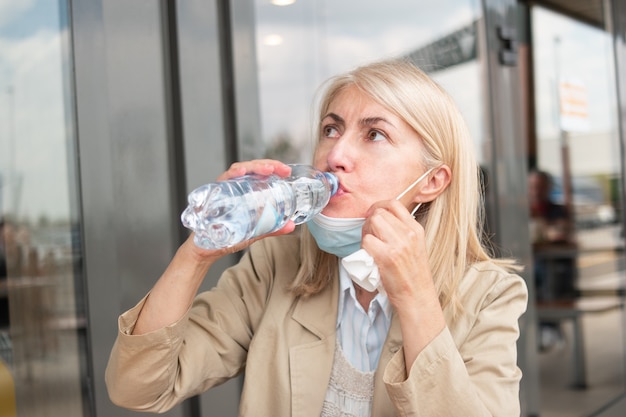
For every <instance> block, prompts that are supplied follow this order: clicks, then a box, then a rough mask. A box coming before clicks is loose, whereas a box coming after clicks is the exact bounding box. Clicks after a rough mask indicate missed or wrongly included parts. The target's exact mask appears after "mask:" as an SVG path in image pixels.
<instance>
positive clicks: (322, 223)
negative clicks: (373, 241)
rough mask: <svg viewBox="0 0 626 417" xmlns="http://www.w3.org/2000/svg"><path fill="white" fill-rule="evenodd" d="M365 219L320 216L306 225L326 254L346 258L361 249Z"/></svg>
mask: <svg viewBox="0 0 626 417" xmlns="http://www.w3.org/2000/svg"><path fill="white" fill-rule="evenodd" d="M364 223H365V218H364V217H357V218H335V217H328V216H324V215H323V214H321V213H320V214H318V215H317V216H315V217H313V219H312V220H311V221H309V222H308V223H307V224H306V225H307V227H308V228H309V231H310V232H311V234H312V235H313V238H315V241H316V242H317V246H319V248H320V249H321V250H323V251H324V252H328V253H332V254H333V255H336V256H338V257H340V258H345V257H346V256H348V255H350V254H351V253H354V252H356V251H358V250H359V249H360V248H361V233H362V230H363V224H364Z"/></svg>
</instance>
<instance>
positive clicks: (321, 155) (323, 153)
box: [313, 144, 328, 170]
mask: <svg viewBox="0 0 626 417" xmlns="http://www.w3.org/2000/svg"><path fill="white" fill-rule="evenodd" d="M325 148H327V147H325V146H322V145H321V144H320V145H318V146H317V148H316V149H315V154H314V155H313V166H315V168H318V169H321V170H326V168H327V167H328V149H325Z"/></svg>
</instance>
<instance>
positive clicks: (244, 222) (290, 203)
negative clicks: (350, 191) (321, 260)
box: [181, 164, 339, 249]
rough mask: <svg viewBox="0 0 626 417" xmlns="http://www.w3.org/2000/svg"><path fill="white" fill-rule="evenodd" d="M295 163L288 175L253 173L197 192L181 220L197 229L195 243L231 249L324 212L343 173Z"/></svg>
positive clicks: (202, 245) (190, 196)
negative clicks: (290, 223) (338, 173)
mask: <svg viewBox="0 0 626 417" xmlns="http://www.w3.org/2000/svg"><path fill="white" fill-rule="evenodd" d="M290 166H291V175H290V176H289V177H286V178H281V177H279V176H277V175H270V176H261V175H256V174H250V175H244V176H243V177H239V178H232V179H230V180H226V181H220V182H216V183H210V184H205V185H203V186H201V187H198V188H196V189H195V190H194V191H192V192H191V193H190V194H189V196H188V202H189V205H188V206H187V208H186V209H185V211H183V213H182V214H181V220H182V223H183V225H184V226H185V227H187V228H188V229H191V230H193V231H194V232H195V237H194V242H195V244H196V245H197V246H199V247H201V248H204V249H221V248H227V247H230V246H233V245H235V244H237V243H239V242H243V241H245V240H248V239H251V238H253V237H256V236H260V235H263V234H266V233H271V232H275V231H276V230H279V229H281V228H282V227H283V226H284V225H285V224H286V223H287V221H288V220H290V219H291V220H293V221H294V222H295V223H296V224H300V223H304V222H306V221H308V220H310V219H311V218H312V217H313V216H315V215H316V214H318V213H319V212H320V211H322V209H323V208H324V207H325V206H326V204H328V200H329V199H330V197H332V196H333V195H334V194H335V193H336V192H337V187H338V186H339V182H338V180H337V177H336V176H335V175H333V174H331V173H330V172H322V171H319V170H317V169H315V168H313V167H312V166H309V165H300V164H294V165H290Z"/></svg>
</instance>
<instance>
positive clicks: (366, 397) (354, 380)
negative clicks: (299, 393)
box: [321, 343, 374, 417]
mask: <svg viewBox="0 0 626 417" xmlns="http://www.w3.org/2000/svg"><path fill="white" fill-rule="evenodd" d="M373 397H374V372H373V371H372V372H361V371H359V370H358V369H356V368H355V367H354V366H352V365H351V364H350V361H348V359H347V358H346V357H345V355H344V354H343V350H342V349H341V346H340V343H336V345H335V356H334V359H333V369H332V371H331V374H330V382H329V383H328V389H327V391H326V398H325V399H324V405H323V407H322V414H321V417H369V416H370V414H371V411H372V399H373Z"/></svg>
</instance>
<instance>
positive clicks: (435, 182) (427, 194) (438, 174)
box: [413, 164, 452, 203]
mask: <svg viewBox="0 0 626 417" xmlns="http://www.w3.org/2000/svg"><path fill="white" fill-rule="evenodd" d="M451 180H452V171H451V170H450V167H449V166H447V165H445V164H444V165H441V166H439V167H437V168H435V169H434V170H433V172H431V173H430V175H429V176H428V177H427V182H425V184H424V185H423V186H422V187H421V188H420V191H419V193H418V194H417V195H416V196H415V198H414V199H413V202H414V203H428V202H429V201H433V200H434V199H435V198H437V197H438V196H439V194H441V193H443V192H444V191H445V189H446V188H448V185H450V181H451Z"/></svg>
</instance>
